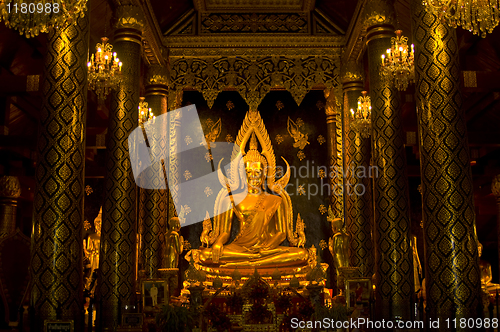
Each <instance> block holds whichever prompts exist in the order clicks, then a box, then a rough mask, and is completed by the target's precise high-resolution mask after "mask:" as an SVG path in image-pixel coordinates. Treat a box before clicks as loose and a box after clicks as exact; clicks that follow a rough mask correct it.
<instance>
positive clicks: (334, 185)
mask: <svg viewBox="0 0 500 332" xmlns="http://www.w3.org/2000/svg"><path fill="white" fill-rule="evenodd" d="M334 90H335V89H334V88H331V89H325V90H324V94H325V99H326V105H325V114H326V135H327V140H326V143H327V146H326V148H327V151H328V159H329V166H330V171H329V176H328V180H329V181H330V188H331V192H330V207H331V209H332V212H333V214H334V216H335V217H336V218H343V215H342V213H343V208H342V207H343V206H342V205H343V202H342V184H343V183H342V166H341V164H339V161H338V159H339V158H337V154H338V152H337V122H338V115H339V114H338V111H337V101H336V98H335V91H334Z"/></svg>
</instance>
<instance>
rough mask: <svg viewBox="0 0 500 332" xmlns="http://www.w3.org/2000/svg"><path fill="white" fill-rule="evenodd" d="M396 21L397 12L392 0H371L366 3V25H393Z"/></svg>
mask: <svg viewBox="0 0 500 332" xmlns="http://www.w3.org/2000/svg"><path fill="white" fill-rule="evenodd" d="M394 22H396V13H395V11H394V6H393V2H392V1H391V0H370V1H367V2H366V5H365V21H364V24H365V26H366V27H372V26H375V25H381V24H390V25H393V24H394Z"/></svg>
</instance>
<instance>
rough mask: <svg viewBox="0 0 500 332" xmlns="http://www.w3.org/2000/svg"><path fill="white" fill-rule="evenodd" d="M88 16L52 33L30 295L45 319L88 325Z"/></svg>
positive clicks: (41, 130) (41, 131) (40, 142)
mask: <svg viewBox="0 0 500 332" xmlns="http://www.w3.org/2000/svg"><path fill="white" fill-rule="evenodd" d="M88 39H89V16H88V14H86V15H85V16H84V17H78V19H77V20H76V23H75V24H74V25H69V26H67V27H65V28H60V29H52V30H50V32H49V35H48V43H47V54H46V56H45V68H44V72H45V74H44V77H45V81H44V82H43V106H42V109H41V112H40V127H39V137H38V147H37V152H38V163H37V167H36V175H35V179H36V189H35V197H34V216H33V234H32V236H31V300H30V303H31V305H32V306H33V308H34V310H35V322H34V324H33V326H37V327H39V328H40V330H41V329H42V327H43V321H44V320H46V319H56V317H58V316H59V318H61V319H67V320H74V326H75V330H76V331H81V327H82V325H83V321H82V320H83V316H82V312H83V302H82V299H83V279H82V274H83V241H82V239H83V237H82V236H83V235H82V231H83V197H84V190H83V189H84V187H85V185H84V166H85V136H84V133H85V121H86V111H87V64H86V61H87V56H88V50H89V48H88Z"/></svg>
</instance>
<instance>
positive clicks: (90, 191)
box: [85, 185, 94, 196]
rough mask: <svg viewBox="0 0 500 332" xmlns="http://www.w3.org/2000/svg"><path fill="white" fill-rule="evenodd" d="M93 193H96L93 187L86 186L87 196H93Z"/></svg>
mask: <svg viewBox="0 0 500 332" xmlns="http://www.w3.org/2000/svg"><path fill="white" fill-rule="evenodd" d="M93 192H94V190H93V189H92V187H91V186H89V185H86V186H85V193H86V194H87V196H88V195H90V194H92V193H93Z"/></svg>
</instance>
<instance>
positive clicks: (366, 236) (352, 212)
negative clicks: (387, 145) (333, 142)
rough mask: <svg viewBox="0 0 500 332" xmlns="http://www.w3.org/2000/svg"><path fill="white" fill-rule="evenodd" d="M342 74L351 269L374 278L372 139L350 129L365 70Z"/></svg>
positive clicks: (350, 68) (352, 65)
mask: <svg viewBox="0 0 500 332" xmlns="http://www.w3.org/2000/svg"><path fill="white" fill-rule="evenodd" d="M345 68H346V69H345V71H344V73H343V74H342V78H341V79H342V85H343V90H344V117H343V121H344V142H345V156H346V159H345V167H344V172H345V173H347V179H346V180H347V181H346V184H345V187H346V190H345V191H344V195H345V202H346V213H345V220H346V224H347V229H348V230H349V233H350V235H351V240H350V245H349V249H350V250H349V260H350V265H351V266H355V267H359V270H360V272H361V274H362V275H363V276H364V277H367V278H371V277H372V274H373V265H374V254H373V242H372V212H373V210H372V189H371V179H370V177H369V170H370V168H369V167H370V143H371V140H370V138H369V137H368V138H366V137H363V136H362V135H361V134H360V133H359V132H358V131H356V130H353V129H352V128H350V121H351V119H352V115H351V109H354V110H356V109H357V107H358V98H359V97H360V96H361V91H362V90H363V74H362V69H361V68H360V66H359V65H358V64H357V63H356V62H355V61H349V62H348V63H347V64H346V65H345Z"/></svg>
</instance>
